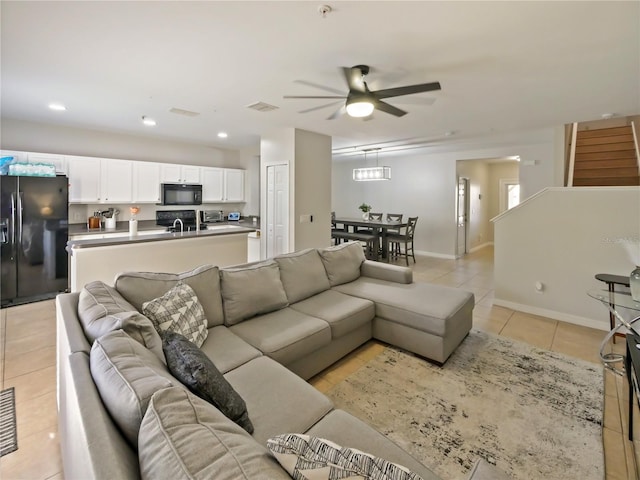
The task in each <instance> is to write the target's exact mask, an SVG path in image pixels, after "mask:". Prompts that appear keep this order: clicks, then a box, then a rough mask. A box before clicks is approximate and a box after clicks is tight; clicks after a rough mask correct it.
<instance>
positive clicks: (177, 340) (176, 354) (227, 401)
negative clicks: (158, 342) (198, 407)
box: [162, 331, 253, 433]
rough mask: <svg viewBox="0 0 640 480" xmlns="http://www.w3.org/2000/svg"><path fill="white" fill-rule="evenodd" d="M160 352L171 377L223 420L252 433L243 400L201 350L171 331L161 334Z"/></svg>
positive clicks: (251, 426)
mask: <svg viewBox="0 0 640 480" xmlns="http://www.w3.org/2000/svg"><path fill="white" fill-rule="evenodd" d="M162 349H163V350H164V355H165V357H166V359H167V366H168V367H169V371H170V372H171V373H172V374H173V376H174V377H176V378H177V379H178V380H180V381H181V382H182V383H183V384H184V385H186V386H187V387H188V388H189V389H190V390H191V391H192V392H193V393H195V394H196V395H198V396H199V397H200V398H203V399H204V400H206V401H207V402H209V403H211V404H212V405H213V406H214V407H216V408H217V409H218V410H220V411H221V412H222V413H224V414H225V416H226V417H227V418H229V419H231V420H233V421H234V422H235V423H237V424H238V425H240V426H241V427H242V428H244V429H245V430H246V431H247V432H249V433H253V424H252V423H251V420H250V419H249V413H248V412H247V405H246V404H245V402H244V400H243V399H242V397H241V396H240V395H238V392H236V391H235V390H234V389H233V387H232V386H231V385H230V384H229V382H227V380H226V379H225V378H224V377H223V376H222V373H220V371H219V370H218V369H217V368H216V366H215V365H214V364H213V362H212V361H211V360H209V357H207V356H206V355H205V354H204V353H203V352H202V350H200V349H199V348H198V347H197V346H196V345H195V344H194V343H192V342H190V341H189V340H187V339H186V338H185V337H184V336H183V335H180V334H179V333H175V332H171V331H166V332H164V334H163V336H162Z"/></svg>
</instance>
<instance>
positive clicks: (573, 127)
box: [567, 122, 578, 187]
mask: <svg viewBox="0 0 640 480" xmlns="http://www.w3.org/2000/svg"><path fill="white" fill-rule="evenodd" d="M577 138H578V123H577V122H574V123H573V124H572V125H571V151H570V152H569V175H568V177H567V187H573V170H574V168H575V166H576V143H577Z"/></svg>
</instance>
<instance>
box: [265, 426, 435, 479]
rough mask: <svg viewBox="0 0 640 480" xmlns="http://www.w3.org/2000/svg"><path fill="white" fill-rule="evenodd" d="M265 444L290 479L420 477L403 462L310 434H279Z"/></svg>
mask: <svg viewBox="0 0 640 480" xmlns="http://www.w3.org/2000/svg"><path fill="white" fill-rule="evenodd" d="M267 447H269V449H270V450H271V452H272V453H273V455H274V456H275V457H276V459H277V460H278V462H280V465H282V467H283V468H284V469H285V470H286V471H287V472H288V473H289V475H291V477H292V478H305V479H307V480H328V479H334V478H349V479H366V480H369V479H370V480H422V477H420V476H419V475H417V474H415V473H413V472H411V471H409V470H408V469H407V468H406V467H403V466H402V465H398V464H396V463H391V462H388V461H387V460H384V459H382V458H379V457H375V456H373V455H370V454H368V453H364V452H361V451H360V450H356V449H355V448H348V447H341V446H340V445H337V444H335V443H333V442H331V441H329V440H325V439H323V438H317V437H312V436H309V435H302V434H297V433H288V434H284V435H278V436H276V437H273V438H270V439H269V440H267Z"/></svg>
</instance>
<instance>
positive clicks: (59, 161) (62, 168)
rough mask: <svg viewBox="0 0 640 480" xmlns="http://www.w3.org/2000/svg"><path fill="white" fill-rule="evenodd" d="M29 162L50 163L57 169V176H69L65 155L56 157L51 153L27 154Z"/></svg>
mask: <svg viewBox="0 0 640 480" xmlns="http://www.w3.org/2000/svg"><path fill="white" fill-rule="evenodd" d="M26 156H27V161H28V162H29V163H48V164H53V165H54V166H55V167H56V174H57V175H66V174H67V160H66V158H65V156H64V155H55V154H51V153H30V152H29V153H27V154H26Z"/></svg>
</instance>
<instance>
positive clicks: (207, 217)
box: [200, 210, 224, 223]
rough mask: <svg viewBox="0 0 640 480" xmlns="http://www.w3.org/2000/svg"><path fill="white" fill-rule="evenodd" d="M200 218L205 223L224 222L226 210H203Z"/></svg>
mask: <svg viewBox="0 0 640 480" xmlns="http://www.w3.org/2000/svg"><path fill="white" fill-rule="evenodd" d="M200 220H201V221H202V222H204V223H215V222H223V221H224V212H223V211H222V210H203V211H202V218H201V219H200Z"/></svg>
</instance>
